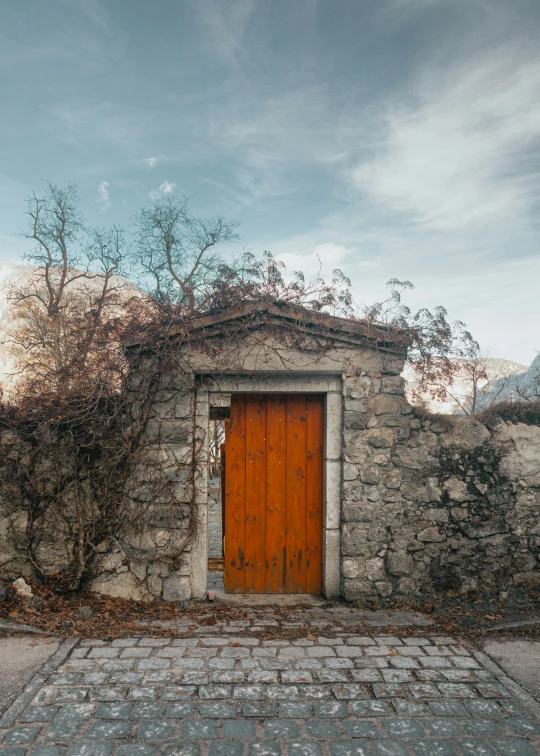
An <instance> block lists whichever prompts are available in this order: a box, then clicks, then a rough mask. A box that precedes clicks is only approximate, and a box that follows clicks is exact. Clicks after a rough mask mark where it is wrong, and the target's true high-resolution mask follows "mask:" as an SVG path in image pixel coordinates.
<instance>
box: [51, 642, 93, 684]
mask: <svg viewBox="0 0 540 756" xmlns="http://www.w3.org/2000/svg"><path fill="white" fill-rule="evenodd" d="M75 650H77V649H75ZM98 674H99V673H98ZM85 676H86V675H82V674H81V673H80V672H61V673H60V674H57V675H53V677H52V684H53V685H78V683H80V682H82V681H83V680H84V678H85Z"/></svg>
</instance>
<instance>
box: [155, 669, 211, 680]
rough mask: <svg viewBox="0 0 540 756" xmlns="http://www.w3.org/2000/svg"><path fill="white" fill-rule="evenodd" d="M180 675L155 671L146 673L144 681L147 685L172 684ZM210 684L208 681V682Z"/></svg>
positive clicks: (159, 670)
mask: <svg viewBox="0 0 540 756" xmlns="http://www.w3.org/2000/svg"><path fill="white" fill-rule="evenodd" d="M178 676H179V675H178V673H177V672H176V673H174V672H167V671H165V670H164V669H154V670H150V672H145V673H144V677H143V681H144V682H145V683H156V682H157V683H170V682H173V680H174V679H176V678H178ZM207 682H208V681H207Z"/></svg>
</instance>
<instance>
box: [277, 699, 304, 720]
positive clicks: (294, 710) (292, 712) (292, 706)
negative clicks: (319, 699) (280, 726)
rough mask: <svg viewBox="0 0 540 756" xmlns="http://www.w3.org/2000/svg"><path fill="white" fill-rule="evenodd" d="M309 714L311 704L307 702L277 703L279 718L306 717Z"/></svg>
mask: <svg viewBox="0 0 540 756" xmlns="http://www.w3.org/2000/svg"><path fill="white" fill-rule="evenodd" d="M310 714H311V706H310V705H309V704H308V703H296V702H292V701H288V702H285V703H280V704H279V708H278V717H280V718H281V719H307V718H308V717H309V716H310Z"/></svg>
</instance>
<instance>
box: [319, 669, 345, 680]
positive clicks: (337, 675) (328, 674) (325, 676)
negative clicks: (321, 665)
mask: <svg viewBox="0 0 540 756" xmlns="http://www.w3.org/2000/svg"><path fill="white" fill-rule="evenodd" d="M317 677H318V678H319V681H320V682H322V683H333V682H347V681H348V679H349V678H348V677H347V673H346V672H343V671H342V670H339V669H323V670H321V671H320V672H317Z"/></svg>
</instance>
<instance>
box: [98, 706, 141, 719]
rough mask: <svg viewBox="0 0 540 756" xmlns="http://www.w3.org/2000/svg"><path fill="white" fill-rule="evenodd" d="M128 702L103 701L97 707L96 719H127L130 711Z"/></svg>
mask: <svg viewBox="0 0 540 756" xmlns="http://www.w3.org/2000/svg"><path fill="white" fill-rule="evenodd" d="M132 706H133V704H130V703H103V704H101V705H100V706H98V707H97V710H96V715H95V716H96V719H128V718H129V715H130V713H131V707H132Z"/></svg>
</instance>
